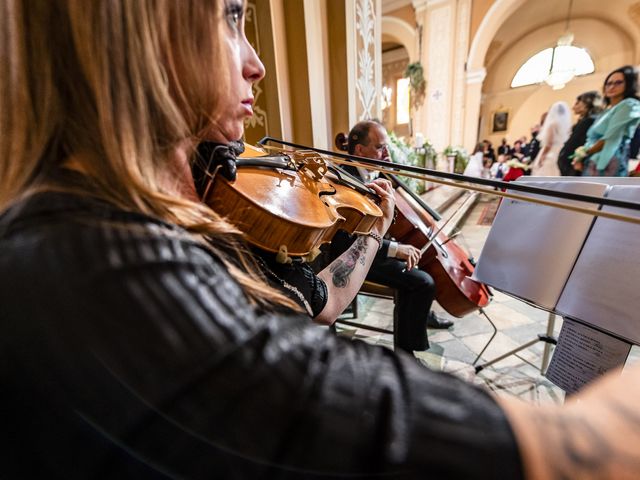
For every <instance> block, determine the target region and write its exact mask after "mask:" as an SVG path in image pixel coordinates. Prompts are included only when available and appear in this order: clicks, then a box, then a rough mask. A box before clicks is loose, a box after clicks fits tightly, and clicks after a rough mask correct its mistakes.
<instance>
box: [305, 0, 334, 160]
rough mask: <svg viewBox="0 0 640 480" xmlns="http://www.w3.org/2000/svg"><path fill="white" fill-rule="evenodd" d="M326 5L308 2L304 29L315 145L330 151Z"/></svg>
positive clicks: (306, 1)
mask: <svg viewBox="0 0 640 480" xmlns="http://www.w3.org/2000/svg"><path fill="white" fill-rule="evenodd" d="M326 17H327V9H326V4H325V2H318V1H317V0H304V26H305V34H306V41H307V65H308V70H309V93H310V95H309V98H310V102H311V128H312V132H313V145H314V146H315V147H318V148H325V149H327V148H329V145H332V142H331V140H330V138H329V137H330V133H329V126H330V125H331V102H329V101H328V98H329V95H330V87H329V77H328V75H327V72H328V71H329V58H328V46H327V38H326V29H325V25H326V24H327V22H326Z"/></svg>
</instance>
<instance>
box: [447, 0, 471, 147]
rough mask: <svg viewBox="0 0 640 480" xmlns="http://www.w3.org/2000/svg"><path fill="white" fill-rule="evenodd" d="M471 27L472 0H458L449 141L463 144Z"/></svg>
mask: <svg viewBox="0 0 640 480" xmlns="http://www.w3.org/2000/svg"><path fill="white" fill-rule="evenodd" d="M470 27H471V0H458V8H457V12H456V30H455V56H454V59H453V72H454V73H453V85H452V87H453V88H452V91H453V98H452V99H451V137H450V140H449V143H451V144H452V145H454V146H461V145H463V142H464V138H463V132H464V118H465V105H466V102H465V93H466V85H465V63H466V60H467V51H468V50H469V29H470Z"/></svg>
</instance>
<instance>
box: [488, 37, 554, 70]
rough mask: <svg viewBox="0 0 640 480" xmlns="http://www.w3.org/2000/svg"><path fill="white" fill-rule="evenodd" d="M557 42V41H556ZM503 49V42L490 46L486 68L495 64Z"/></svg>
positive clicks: (498, 41) (495, 41) (495, 42)
mask: <svg viewBox="0 0 640 480" xmlns="http://www.w3.org/2000/svg"><path fill="white" fill-rule="evenodd" d="M554 42H555V41H554ZM501 48H502V42H501V41H500V40H492V41H491V43H490V44H489V48H487V53H486V55H485V56H484V64H485V66H487V67H488V66H489V65H491V64H492V63H493V60H494V59H495V57H496V55H498V53H500V49H501Z"/></svg>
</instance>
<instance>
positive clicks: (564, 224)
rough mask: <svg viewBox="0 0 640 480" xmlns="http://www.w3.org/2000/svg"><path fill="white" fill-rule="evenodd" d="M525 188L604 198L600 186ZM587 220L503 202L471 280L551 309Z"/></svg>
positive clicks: (546, 184) (552, 184)
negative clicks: (547, 189) (546, 189)
mask: <svg viewBox="0 0 640 480" xmlns="http://www.w3.org/2000/svg"><path fill="white" fill-rule="evenodd" d="M519 183H522V184H527V183H528V182H526V181H523V182H519ZM531 183H532V184H533V186H536V187H543V188H550V189H554V190H558V191H563V192H572V193H580V194H586V195H593V196H599V197H602V196H604V192H605V190H606V189H607V185H605V184H601V183H595V182H589V181H582V182H578V181H569V182H563V181H547V182H544V181H536V182H535V183H533V182H531ZM515 193H520V192H515ZM525 195H527V196H532V197H534V198H544V199H545V200H549V199H550V198H549V197H542V196H538V195H528V194H525ZM551 200H555V201H558V202H562V203H565V204H567V205H578V206H581V207H585V208H591V209H594V210H595V209H597V207H598V206H597V205H595V204H588V203H584V202H576V201H571V200H559V199H551ZM593 218H594V217H592V216H590V215H585V214H581V213H576V212H571V211H568V210H561V209H558V208H554V207H547V206H544V205H539V204H535V203H528V202H522V201H516V200H511V199H508V198H504V199H503V200H502V204H501V205H500V208H499V209H498V213H497V215H496V218H495V220H494V222H493V225H492V227H491V231H490V232H489V236H488V237H487V241H486V242H485V245H484V248H483V249H482V253H481V254H480V257H479V259H478V264H477V265H476V268H475V272H474V275H473V278H474V279H476V280H478V281H481V282H484V283H486V284H488V285H491V286H493V287H495V288H497V289H498V290H501V291H504V292H506V293H509V294H512V295H515V296H517V297H520V298H523V299H525V300H529V301H531V302H533V303H535V304H536V305H539V306H541V307H542V308H546V309H549V310H552V309H553V308H554V307H555V305H556V303H557V301H558V298H559V297H560V293H561V292H562V289H563V287H564V285H565V282H566V281H567V277H568V276H569V273H570V272H571V269H572V268H573V264H574V263H575V261H576V258H577V256H578V253H579V251H580V248H581V247H582V244H583V243H584V240H585V237H586V235H587V232H588V231H589V228H590V226H591V224H592V223H593Z"/></svg>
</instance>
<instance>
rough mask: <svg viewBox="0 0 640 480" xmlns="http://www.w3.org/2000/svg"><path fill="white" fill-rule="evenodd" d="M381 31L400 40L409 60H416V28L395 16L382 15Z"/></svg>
mask: <svg viewBox="0 0 640 480" xmlns="http://www.w3.org/2000/svg"><path fill="white" fill-rule="evenodd" d="M382 33H384V34H385V35H389V36H390V37H393V38H394V39H395V40H397V41H398V42H400V44H402V46H403V47H404V48H406V49H407V52H408V53H409V59H410V60H411V61H416V60H418V59H417V58H416V56H417V55H418V53H417V51H416V43H417V42H416V40H417V30H416V28H415V27H414V26H411V25H410V24H409V23H407V22H405V21H404V20H401V19H399V18H396V17H390V16H383V17H382Z"/></svg>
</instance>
